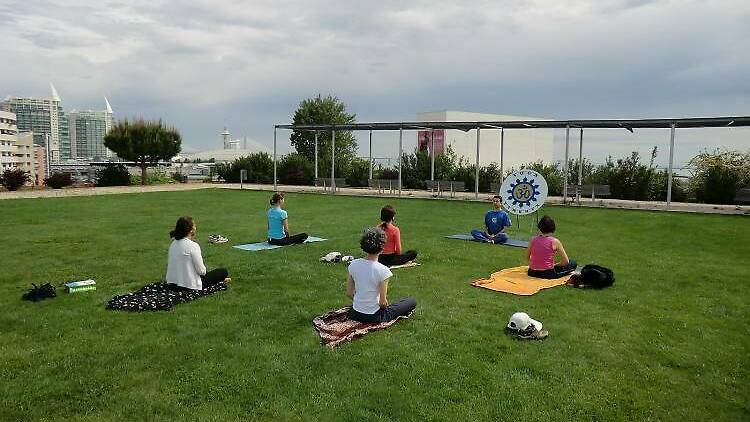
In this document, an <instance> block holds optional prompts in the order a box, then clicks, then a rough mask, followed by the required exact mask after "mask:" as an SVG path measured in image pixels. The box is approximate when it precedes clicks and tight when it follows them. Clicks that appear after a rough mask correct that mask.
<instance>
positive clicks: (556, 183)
mask: <svg viewBox="0 0 750 422" xmlns="http://www.w3.org/2000/svg"><path fill="white" fill-rule="evenodd" d="M584 163H585V162H584ZM521 168H522V169H524V168H525V169H529V170H534V171H535V172H537V173H539V174H541V175H542V177H544V180H545V181H546V182H547V194H548V195H550V196H560V195H562V185H563V180H562V176H563V173H562V170H561V169H560V165H559V164H557V163H554V164H547V163H543V162H541V161H536V162H533V163H529V164H524V165H522V166H521Z"/></svg>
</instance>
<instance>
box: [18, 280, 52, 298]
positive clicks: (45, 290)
mask: <svg viewBox="0 0 750 422" xmlns="http://www.w3.org/2000/svg"><path fill="white" fill-rule="evenodd" d="M31 285H32V286H34V287H32V288H31V289H29V291H28V292H26V293H24V294H23V296H21V298H22V299H23V300H30V301H32V302H39V301H40V300H44V299H47V298H48V297H55V296H57V293H56V292H55V286H53V285H51V284H49V283H44V284H43V285H41V286H37V285H36V284H34V283H31Z"/></svg>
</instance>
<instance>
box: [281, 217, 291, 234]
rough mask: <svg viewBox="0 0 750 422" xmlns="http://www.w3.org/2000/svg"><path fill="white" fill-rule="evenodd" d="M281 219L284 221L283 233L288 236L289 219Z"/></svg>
mask: <svg viewBox="0 0 750 422" xmlns="http://www.w3.org/2000/svg"><path fill="white" fill-rule="evenodd" d="M282 221H283V222H284V235H285V236H286V237H289V219H288V218H285V219H284V220H282Z"/></svg>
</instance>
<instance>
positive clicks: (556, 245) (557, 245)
mask: <svg viewBox="0 0 750 422" xmlns="http://www.w3.org/2000/svg"><path fill="white" fill-rule="evenodd" d="M552 250H553V251H555V253H556V254H559V255H560V262H558V263H557V264H555V265H568V264H569V263H570V260H569V259H568V254H567V253H565V248H563V245H562V242H560V241H559V240H557V239H555V241H554V242H553V243H552Z"/></svg>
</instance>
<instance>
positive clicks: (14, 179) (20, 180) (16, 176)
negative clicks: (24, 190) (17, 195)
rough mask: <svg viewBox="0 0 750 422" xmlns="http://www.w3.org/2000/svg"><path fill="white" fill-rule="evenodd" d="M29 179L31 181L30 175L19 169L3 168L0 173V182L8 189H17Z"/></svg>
mask: <svg viewBox="0 0 750 422" xmlns="http://www.w3.org/2000/svg"><path fill="white" fill-rule="evenodd" d="M29 181H31V176H29V174H28V173H27V172H25V171H23V170H21V169H13V170H5V171H4V172H3V174H2V175H0V184H2V185H3V186H5V189H8V190H10V191H14V190H18V188H20V187H21V186H23V185H24V184H25V183H26V182H29Z"/></svg>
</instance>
